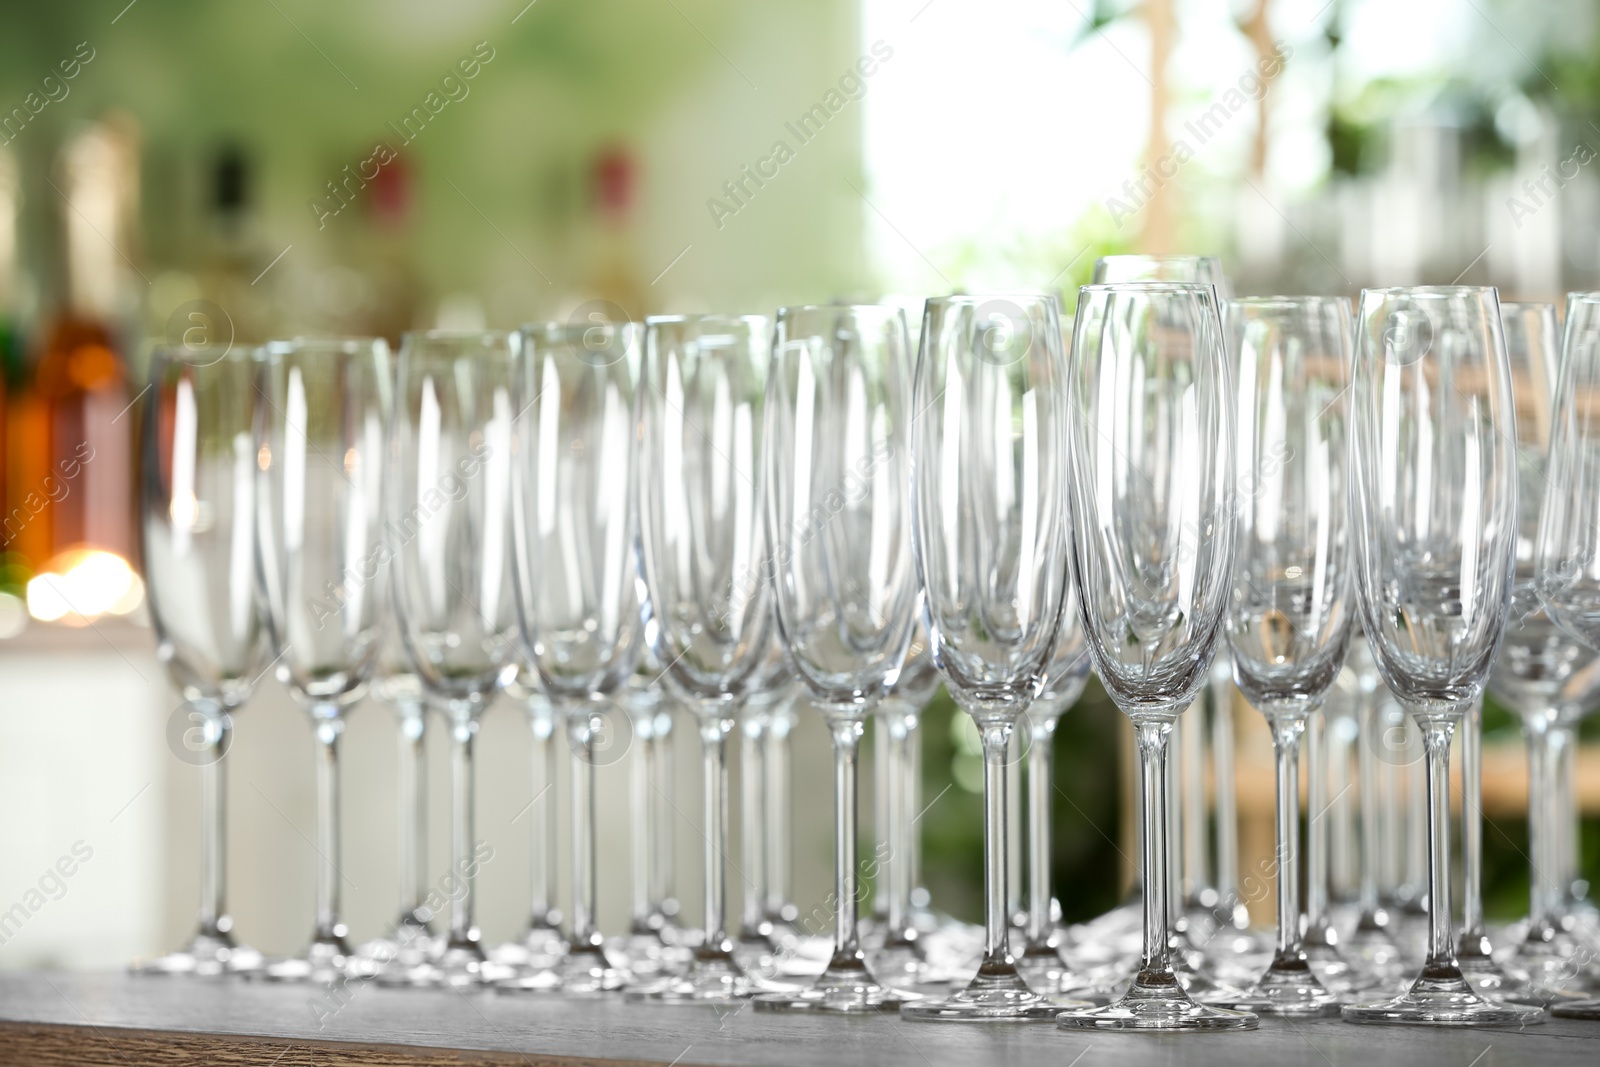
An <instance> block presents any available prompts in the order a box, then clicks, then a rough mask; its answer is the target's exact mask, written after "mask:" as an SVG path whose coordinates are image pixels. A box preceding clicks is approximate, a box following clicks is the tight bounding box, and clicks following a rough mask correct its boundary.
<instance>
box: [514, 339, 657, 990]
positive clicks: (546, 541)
mask: <svg viewBox="0 0 1600 1067" xmlns="http://www.w3.org/2000/svg"><path fill="white" fill-rule="evenodd" d="M642 333H643V330H642V327H640V326H639V325H638V324H636V323H621V324H608V325H605V326H590V325H584V324H577V325H564V324H556V323H547V324H543V325H539V326H530V327H528V328H526V329H524V330H523V331H522V345H521V352H520V354H519V355H518V357H517V360H516V365H515V371H514V375H515V383H516V384H515V388H514V390H513V393H512V405H513V410H515V411H517V412H518V413H519V414H518V416H517V427H516V435H515V445H514V447H515V449H516V456H515V461H514V466H513V471H512V482H511V496H512V533H513V537H512V559H513V564H514V570H515V573H516V590H517V597H516V601H517V618H518V620H519V623H520V626H521V632H522V640H523V644H524V649H525V654H526V656H527V660H528V662H529V663H530V664H531V665H532V666H533V668H534V670H535V671H536V672H537V673H538V676H539V685H540V688H541V689H542V690H543V691H544V693H546V694H547V695H548V696H549V698H550V699H551V701H553V702H554V703H555V705H556V709H557V712H558V714H559V715H560V717H561V718H562V720H563V721H564V722H565V723H566V725H567V739H568V743H569V745H570V746H571V749H572V763H571V768H572V777H571V784H572V878H573V882H572V919H571V927H570V929H569V931H568V934H567V952H566V955H565V956H563V957H562V959H561V961H560V963H559V964H558V965H557V968H556V972H557V974H558V975H559V976H560V979H561V981H560V986H559V988H560V989H561V991H562V992H564V993H598V992H603V991H606V990H614V989H620V988H622V986H623V985H624V984H625V983H626V982H627V981H628V977H629V976H628V974H627V972H626V971H625V970H623V969H622V968H621V967H619V966H617V965H615V964H614V963H613V962H612V961H611V960H610V959H609V958H608V957H607V955H606V950H605V942H604V939H603V938H602V937H601V935H600V931H599V929H598V927H597V926H596V921H595V914H596V904H597V900H598V892H599V886H598V884H597V881H596V879H597V863H596V850H595V817H596V801H597V798H596V794H595V780H594V769H595V763H596V760H597V759H599V758H602V754H601V750H600V748H599V744H600V740H601V737H602V735H603V734H604V733H605V731H606V730H608V729H610V730H612V731H614V732H619V733H622V734H623V735H624V736H630V735H629V734H628V731H629V730H630V729H631V724H630V723H629V722H628V721H627V720H628V714H629V712H628V710H627V709H626V708H624V707H623V706H622V705H621V704H619V703H618V702H617V701H618V698H619V697H621V696H622V695H623V691H624V689H625V687H626V685H627V683H628V680H629V677H630V676H631V675H632V674H633V670H634V665H635V664H636V663H637V662H638V657H639V647H640V640H641V637H642V631H643V628H644V624H643V619H642V617H641V614H640V610H639V597H638V591H637V589H636V588H635V578H636V576H637V574H638V557H637V555H636V552H635V539H636V537H637V533H638V523H637V512H636V511H635V496H634V466H633V464H634V431H635V427H634V420H635V416H636V409H635V403H634V396H635V394H634V389H635V384H636V383H637V382H638V380H639V358H640V341H641V338H642ZM607 720H612V721H610V722H608V721H607ZM613 754H615V753H613ZM515 984H516V983H515V982H513V983H512V985H515ZM527 988H535V989H544V988H547V986H546V985H545V984H543V983H542V982H540V981H539V980H538V979H537V977H535V979H533V980H531V982H530V984H528V985H527Z"/></svg>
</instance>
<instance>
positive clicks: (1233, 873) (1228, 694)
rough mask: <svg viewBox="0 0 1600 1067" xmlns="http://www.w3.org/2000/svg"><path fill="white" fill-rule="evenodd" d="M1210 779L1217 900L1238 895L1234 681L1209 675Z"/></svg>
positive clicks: (1221, 674)
mask: <svg viewBox="0 0 1600 1067" xmlns="http://www.w3.org/2000/svg"><path fill="white" fill-rule="evenodd" d="M1211 776H1212V779H1213V781H1214V787H1213V794H1214V799H1213V801H1212V804H1213V808H1214V810H1215V812H1216V819H1217V828H1216V848H1217V898H1218V899H1219V900H1223V901H1232V900H1234V899H1236V898H1237V897H1238V895H1239V820H1238V811H1237V806H1236V801H1235V796H1234V781H1233V682H1231V681H1230V680H1229V679H1228V676H1227V675H1226V674H1225V673H1223V672H1221V671H1214V672H1213V673H1212V675H1211Z"/></svg>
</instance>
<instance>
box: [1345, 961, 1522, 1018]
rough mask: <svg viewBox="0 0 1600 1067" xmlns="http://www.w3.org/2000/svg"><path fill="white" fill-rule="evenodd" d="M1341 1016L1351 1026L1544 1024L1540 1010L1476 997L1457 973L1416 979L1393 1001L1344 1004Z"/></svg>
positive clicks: (1476, 994)
mask: <svg viewBox="0 0 1600 1067" xmlns="http://www.w3.org/2000/svg"><path fill="white" fill-rule="evenodd" d="M1343 1015H1344V1019H1345V1021H1346V1022H1351V1023H1379V1024H1382V1023H1396V1024H1413V1025H1423V1026H1527V1025H1529V1024H1531V1023H1537V1022H1543V1021H1544V1009H1543V1008H1535V1007H1525V1006H1521V1005H1514V1004H1505V1003H1502V1002H1500V1001H1495V1000H1489V999H1488V998H1487V997H1483V996H1480V995H1478V993H1476V992H1475V991H1474V990H1473V988H1472V987H1471V986H1470V985H1468V984H1467V981H1466V979H1465V978H1462V977H1460V972H1459V971H1458V972H1457V973H1456V975H1455V976H1453V977H1449V978H1428V977H1423V978H1418V979H1417V980H1416V982H1415V983H1414V984H1413V985H1412V986H1411V988H1410V989H1409V990H1408V991H1407V992H1405V993H1402V994H1401V995H1400V996H1398V997H1395V998H1394V999H1392V1000H1386V1001H1382V1002H1380V1003H1376V1004H1347V1005H1346V1006H1345V1008H1344V1012H1343Z"/></svg>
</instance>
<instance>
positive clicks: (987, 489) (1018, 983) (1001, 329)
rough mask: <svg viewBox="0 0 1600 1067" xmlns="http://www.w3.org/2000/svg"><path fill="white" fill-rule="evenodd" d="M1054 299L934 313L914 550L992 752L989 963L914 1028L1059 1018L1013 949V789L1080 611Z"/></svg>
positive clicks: (940, 304) (924, 384) (916, 1006)
mask: <svg viewBox="0 0 1600 1067" xmlns="http://www.w3.org/2000/svg"><path fill="white" fill-rule="evenodd" d="M1064 373H1065V357H1064V355H1063V353H1062V335H1061V323H1060V312H1059V309H1058V304H1057V301H1056V298H1055V296H1053V295H1049V294H1035V293H1006V294H995V295H984V296H955V297H946V298H937V299H933V300H929V301H928V303H927V307H926V309H925V310H924V312H923V320H922V341H921V346H920V351H919V353H918V358H917V372H916V378H915V387H914V399H913V407H912V420H911V421H912V425H911V471H912V483H911V485H912V544H913V551H914V554H915V560H916V567H917V578H918V581H919V582H920V584H921V586H922V604H921V611H922V622H923V626H924V627H925V629H926V630H927V632H928V639H929V642H930V646H929V648H930V652H931V654H932V656H933V662H934V665H935V666H936V667H938V669H939V673H940V674H941V675H942V676H943V677H944V680H945V685H946V687H947V688H948V689H949V692H950V695H951V697H953V698H954V699H955V701H956V703H957V705H959V706H960V707H961V709H962V710H963V711H965V712H966V713H967V714H969V715H971V716H972V719H973V722H974V724H975V725H976V726H977V729H978V735H979V738H980V740H981V742H982V747H983V768H984V770H983V803H984V829H983V852H984V935H983V942H984V944H983V959H982V962H981V963H980V964H979V966H978V971H977V974H976V975H975V976H974V977H973V979H972V981H971V982H970V983H969V984H968V985H967V986H966V988H965V989H962V990H960V991H959V992H956V993H954V994H952V995H951V996H949V997H945V998H942V999H938V1000H927V1001H917V1002H913V1003H909V1004H906V1005H904V1006H902V1008H901V1009H900V1010H901V1014H902V1015H903V1016H904V1017H905V1018H907V1019H919V1020H953V1021H968V1020H971V1021H984V1020H1026V1019H1044V1020H1048V1019H1050V1018H1052V1017H1053V1016H1054V1014H1055V1013H1056V1012H1057V1011H1059V1010H1060V1006H1059V1005H1057V1004H1053V1003H1052V1002H1051V1001H1050V1000H1049V999H1048V998H1047V997H1045V996H1044V995H1042V994H1039V993H1036V992H1034V991H1033V990H1031V989H1029V988H1028V986H1027V983H1026V982H1025V981H1024V980H1023V978H1022V975H1021V974H1020V973H1019V972H1018V970H1017V966H1016V961H1015V959H1014V958H1013V957H1012V955H1011V952H1010V950H1009V946H1008V935H1009V931H1010V922H1009V920H1010V916H1008V915H1007V914H1006V901H1007V899H1008V891H1007V890H1008V887H1007V857H1006V854H1005V843H1006V838H1007V825H1006V823H1007V820H1006V791H1007V786H1006V778H1007V775H1008V773H1009V770H1010V768H1009V766H1008V762H1009V761H1008V748H1009V747H1010V741H1011V736H1012V733H1013V731H1014V730H1015V728H1016V724H1017V721H1018V719H1019V718H1020V717H1021V716H1022V715H1023V713H1024V712H1026V711H1027V710H1028V708H1029V706H1030V705H1031V704H1032V703H1033V701H1034V698H1035V697H1036V696H1037V694H1038V692H1039V690H1040V687H1041V686H1042V685H1043V683H1044V681H1045V679H1044V671H1045V668H1046V667H1047V666H1048V664H1049V661H1050V656H1051V654H1052V652H1053V650H1054V648H1055V643H1056V634H1057V631H1058V629H1059V627H1060V623H1061V614H1062V607H1063V605H1064V604H1065V602H1066V562H1067V552H1068V543H1069V536H1068V531H1067V526H1066V521H1067V500H1066V486H1065V480H1066V476H1067V471H1066V465H1067V464H1066V454H1065V450H1066V433H1065V416H1066V412H1065V409H1064V407H1063V405H1062V397H1061V386H1062V378H1063V375H1064Z"/></svg>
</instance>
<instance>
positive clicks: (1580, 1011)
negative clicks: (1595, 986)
mask: <svg viewBox="0 0 1600 1067" xmlns="http://www.w3.org/2000/svg"><path fill="white" fill-rule="evenodd" d="M1550 1014H1551V1015H1554V1016H1555V1017H1556V1018H1558V1019H1587V1020H1589V1021H1591V1022H1595V1021H1600V998H1597V999H1595V1000H1574V1001H1572V1002H1570V1003H1565V1004H1556V1005H1554V1006H1553V1007H1551V1009H1550Z"/></svg>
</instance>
